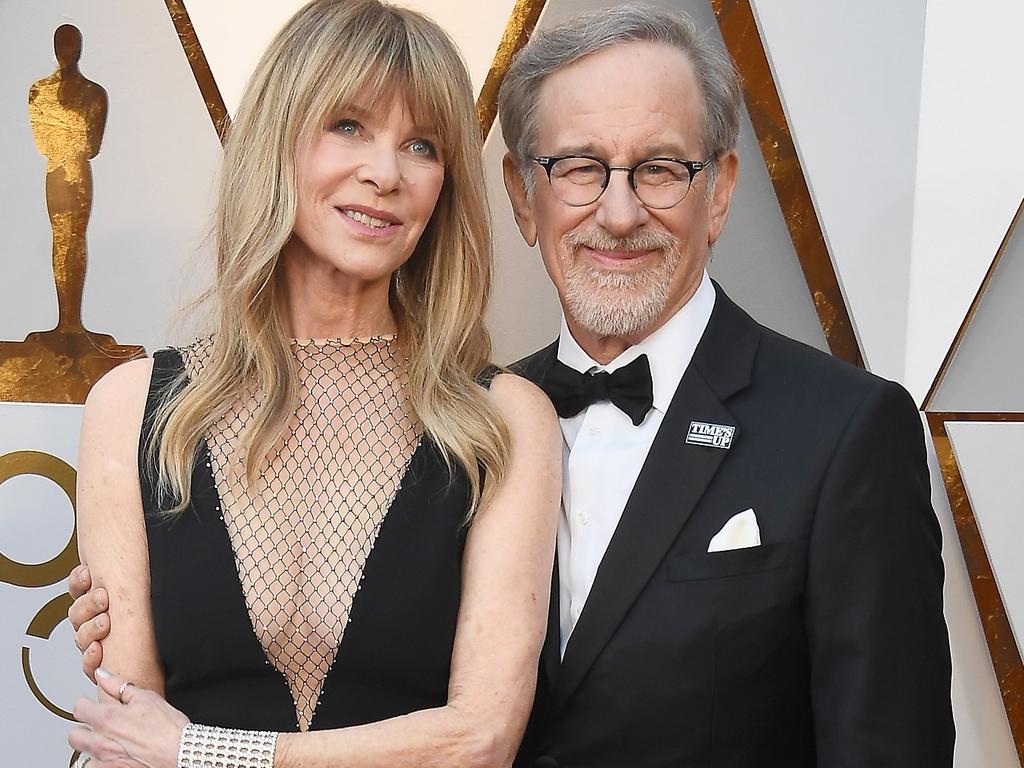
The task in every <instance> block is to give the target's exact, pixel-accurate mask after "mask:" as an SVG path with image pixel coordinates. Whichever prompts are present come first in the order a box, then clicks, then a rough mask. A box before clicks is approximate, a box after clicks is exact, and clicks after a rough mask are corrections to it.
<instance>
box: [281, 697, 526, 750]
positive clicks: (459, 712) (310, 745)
mask: <svg viewBox="0 0 1024 768" xmlns="http://www.w3.org/2000/svg"><path fill="white" fill-rule="evenodd" d="M526 699H527V701H530V700H532V686H531V690H530V695H529V696H528V697H526ZM468 710H469V707H466V708H460V707H459V706H458V705H457V704H449V705H447V706H444V707H438V708H436V709H426V710H420V711H417V712H413V713H410V714H408V715H402V716H400V717H394V718H391V719H389V720H383V721H380V722H377V723H369V724H367V725H359V726H353V727H350V728H342V729H338V730H330V731H311V732H306V733H286V734H281V736H280V737H279V738H278V742H277V754H276V757H275V759H274V768H383V767H384V766H386V767H387V768H435V766H436V768H451V766H458V767H459V768H497V767H498V766H509V765H511V764H512V760H513V758H514V757H515V754H516V750H517V749H518V747H519V741H520V740H521V739H522V735H523V729H524V728H525V725H526V718H527V716H528V714H529V705H525V706H524V705H523V704H518V705H515V704H512V703H511V702H506V705H505V707H504V710H502V709H499V708H495V709H494V710H492V711H491V712H490V713H488V714H480V712H479V710H477V713H476V714H474V713H473V712H470V711H468ZM502 711H504V716H501V715H500V714H498V713H499V712H502Z"/></svg>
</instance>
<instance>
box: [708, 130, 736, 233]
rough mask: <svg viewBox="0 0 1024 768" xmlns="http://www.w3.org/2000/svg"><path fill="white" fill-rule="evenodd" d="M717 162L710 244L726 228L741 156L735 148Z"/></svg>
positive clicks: (710, 204) (712, 196)
mask: <svg viewBox="0 0 1024 768" xmlns="http://www.w3.org/2000/svg"><path fill="white" fill-rule="evenodd" d="M716 162H717V164H718V168H717V169H716V170H717V172H718V173H717V175H716V177H715V189H714V192H712V194H711V201H710V203H709V205H708V214H709V219H710V222H709V225H708V245H714V244H715V242H716V241H717V240H718V236H719V235H721V234H722V230H723V229H725V222H726V221H727V220H728V218H729V206H730V205H731V204H732V193H733V191H734V190H735V189H736V180H737V179H738V178H739V173H740V158H739V155H737V154H736V152H735V151H734V150H730V151H729V152H726V153H725V154H724V155H722V156H721V157H720V158H718V160H717V161H716Z"/></svg>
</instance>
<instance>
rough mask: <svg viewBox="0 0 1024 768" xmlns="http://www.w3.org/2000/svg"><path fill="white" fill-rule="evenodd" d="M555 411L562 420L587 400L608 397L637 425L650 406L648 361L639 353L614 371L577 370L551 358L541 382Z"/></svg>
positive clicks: (579, 408) (576, 411) (595, 401)
mask: <svg viewBox="0 0 1024 768" xmlns="http://www.w3.org/2000/svg"><path fill="white" fill-rule="evenodd" d="M540 385H541V389H543V390H544V391H545V392H546V393H547V395H548V397H549V398H551V402H552V403H554V406H555V410H556V411H557V412H558V415H559V416H561V417H562V418H563V419H568V418H569V417H571V416H575V415H576V414H577V413H579V412H580V411H582V410H583V409H584V408H586V407H587V406H588V405H590V404H591V403H600V402H604V401H606V400H610V401H611V403H612V405H614V406H615V407H616V408H618V409H619V410H620V411H622V412H623V413H624V414H626V415H627V416H629V418H630V420H631V421H632V422H633V426H635V427H638V426H640V423H641V422H642V421H643V420H644V417H645V416H646V415H647V412H648V411H649V410H651V406H652V405H654V387H653V385H652V384H651V364H650V363H649V362H648V361H647V355H640V357H638V358H637V359H636V360H634V361H633V362H632V363H630V364H629V365H624V366H623V367H622V368H619V369H618V370H617V371H615V372H614V373H608V372H606V371H598V372H597V373H580V372H579V371H576V370H573V369H572V368H570V367H569V366H568V365H566V364H565V363H563V362H562V361H561V360H555V361H554V362H553V363H552V364H551V365H550V366H549V367H548V370H547V373H546V374H545V375H544V380H543V381H542V382H541V384H540Z"/></svg>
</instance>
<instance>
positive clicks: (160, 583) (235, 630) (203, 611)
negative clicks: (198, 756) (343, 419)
mask: <svg viewBox="0 0 1024 768" xmlns="http://www.w3.org/2000/svg"><path fill="white" fill-rule="evenodd" d="M182 365H183V363H182V358H181V355H180V353H178V352H177V351H176V350H164V351H161V352H157V353H156V355H155V356H154V366H153V377H152V381H151V385H150V392H149V398H148V401H147V404H146V411H145V420H144V423H143V428H142V439H141V440H140V457H139V469H140V474H139V476H140V479H141V486H142V501H143V507H144V510H145V515H146V532H147V535H148V539H149V560H150V579H151V595H152V611H153V623H154V629H155V633H156V642H157V648H158V651H159V656H160V662H161V664H162V665H163V671H164V676H165V681H166V697H167V700H168V701H169V702H170V703H171V704H172V705H173V706H175V707H176V708H178V709H180V710H181V711H183V712H184V713H185V714H186V715H187V716H188V717H189V719H191V720H192V721H193V722H197V723H202V724H207V725H218V726H223V727H228V728H244V729H253V730H271V731H278V732H294V731H296V730H297V729H298V728H297V722H296V712H295V707H294V702H293V699H292V696H291V693H290V691H289V687H288V684H287V683H286V681H285V678H284V676H283V675H282V674H281V673H280V672H279V671H278V670H277V669H276V668H275V667H274V666H273V665H272V664H271V663H270V662H269V661H268V659H267V656H266V654H265V652H264V649H263V647H262V646H261V644H260V642H259V640H258V639H257V637H256V635H255V633H254V631H253V627H252V623H251V620H250V615H249V613H248V611H247V607H246V602H245V598H244V595H243V591H242V588H241V585H240V582H239V574H238V571H237V567H236V564H235V558H234V556H233V551H232V546H231V541H230V539H229V535H228V532H227V530H226V528H225V524H224V521H223V520H222V519H221V517H220V513H219V512H218V509H219V507H220V500H219V498H218V492H217V488H216V483H215V480H214V477H213V473H212V470H211V469H210V467H209V466H208V464H207V462H205V461H200V462H198V464H197V466H196V468H195V469H194V471H193V474H192V489H193V498H192V504H191V506H190V507H189V508H187V509H186V510H185V512H184V513H183V514H181V515H180V516H179V517H177V518H174V519H173V520H168V519H167V518H166V517H165V516H162V515H161V514H160V507H159V505H158V501H157V496H156V493H155V488H154V486H153V483H152V482H151V481H150V480H149V478H150V477H151V475H152V472H150V471H147V468H146V464H145V459H144V451H145V446H146V445H147V443H148V440H149V435H150V431H151V429H152V423H153V418H154V413H155V410H156V408H157V407H158V405H159V404H160V403H161V402H162V401H163V400H164V399H165V398H166V397H168V396H169V394H170V392H169V387H170V385H171V384H172V383H173V381H174V380H175V377H176V376H178V374H179V373H180V372H181V370H182ZM491 375H493V374H491ZM488 383H489V382H488ZM202 447H203V446H201V448H202ZM200 455H204V454H203V453H202V451H201V453H200ZM468 499H469V485H468V482H467V480H466V477H465V474H464V472H462V470H461V469H460V468H459V467H458V465H457V464H456V465H455V469H454V470H453V471H452V472H451V473H449V471H448V469H447V467H446V465H445V463H444V460H443V458H442V455H441V453H440V451H439V450H438V448H437V447H436V445H435V444H434V443H432V442H431V441H430V440H429V439H428V438H427V437H426V436H424V438H423V440H422V442H421V443H420V445H419V446H418V447H417V448H416V449H415V452H414V453H413V455H412V458H411V460H410V462H409V465H408V468H407V469H406V472H405V475H404V476H403V479H402V482H401V485H400V487H399V489H398V491H397V493H396V495H395V497H394V500H393V502H392V504H391V506H390V508H389V510H388V512H387V515H386V517H385V519H384V521H383V523H382V525H381V527H380V531H379V534H378V536H377V539H376V542H375V544H374V545H373V549H372V551H371V552H370V554H369V556H368V558H367V560H366V563H365V566H364V568H363V573H362V580H361V586H360V589H359V591H358V593H357V594H356V596H355V598H354V600H353V603H352V607H351V610H350V613H349V620H348V625H347V628H346V629H345V633H344V636H343V638H342V640H341V644H340V646H339V648H338V651H337V655H336V658H335V661H334V664H333V666H332V667H331V668H330V670H329V672H328V673H327V676H326V678H325V680H324V684H323V691H322V694H321V697H320V701H319V703H318V705H317V706H316V710H315V713H314V716H313V718H312V721H311V722H310V729H311V730H318V729H329V728H340V727H345V726H352V725H360V724H364V723H369V722H374V721H378V720H384V719H387V718H390V717H395V716H398V715H402V714H407V713H409V712H413V711H415V710H419V709H426V708H431V707H439V706H443V705H444V704H445V703H446V701H447V697H448V678H449V672H450V664H451V656H452V646H453V643H454V637H455V624H456V618H457V614H458V609H459V600H460V591H461V571H462V554H463V548H464V544H465V535H466V526H465V524H464V521H465V516H466V511H467V500H468Z"/></svg>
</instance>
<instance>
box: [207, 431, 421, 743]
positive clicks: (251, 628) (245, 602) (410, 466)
mask: <svg viewBox="0 0 1024 768" xmlns="http://www.w3.org/2000/svg"><path fill="white" fill-rule="evenodd" d="M427 442H428V438H427V437H426V435H424V436H422V437H421V438H420V440H419V441H418V443H417V445H416V447H415V448H414V449H413V452H412V453H411V454H410V456H409V460H408V461H407V462H406V464H405V467H404V468H403V470H402V471H401V473H400V474H399V481H398V487H397V489H396V491H395V494H394V495H393V496H392V498H391V501H390V503H389V504H388V505H387V510H386V512H385V513H384V516H383V517H382V518H381V521H380V524H379V525H378V526H377V531H376V533H375V535H374V537H373V543H372V544H371V546H370V551H369V553H368V554H367V556H366V560H365V561H364V562H363V567H362V570H361V573H360V575H359V586H358V587H357V588H356V594H355V595H354V596H353V598H352V604H351V605H350V607H349V610H348V614H349V619H348V620H347V621H346V622H345V626H344V628H343V630H342V633H341V638H340V639H339V640H338V643H337V646H336V647H335V649H334V655H333V656H332V661H331V664H330V666H329V667H328V669H327V672H326V673H325V674H324V676H323V677H322V678H321V680H320V688H319V691H320V692H319V696H318V697H317V701H316V704H315V705H314V706H313V709H312V711H311V712H310V717H309V725H308V730H310V731H313V730H316V728H315V726H316V722H317V716H318V714H319V712H320V705H321V703H322V702H323V699H324V694H325V692H326V691H327V690H328V689H329V686H330V684H331V683H332V680H333V674H334V670H335V668H336V667H337V666H338V660H339V659H340V658H341V653H342V651H343V650H344V646H345V640H346V639H347V638H348V637H349V636H350V633H349V628H350V627H351V626H352V623H353V622H352V621H351V617H352V616H353V614H354V613H355V612H356V605H357V602H359V601H360V595H362V594H363V589H362V587H363V583H364V579H365V576H366V572H367V569H368V567H369V565H370V560H371V558H373V556H374V553H375V552H377V550H378V546H379V544H380V538H381V534H382V533H383V532H384V530H385V528H386V523H387V520H388V518H390V517H391V512H392V511H393V510H394V509H395V507H396V506H397V504H398V503H399V497H400V496H401V494H402V493H403V491H404V490H405V489H406V488H407V487H408V485H409V483H408V482H407V481H408V480H410V479H411V476H412V475H413V472H414V466H415V465H416V464H417V462H419V461H420V456H421V454H422V453H423V451H424V449H425V444H426V443H427ZM202 455H203V461H202V467H203V470H204V478H203V479H204V481H205V482H206V484H207V487H208V488H209V489H210V492H211V494H212V496H213V498H214V499H215V500H216V504H215V505H214V512H216V513H217V517H218V519H217V521H215V522H216V523H218V524H219V525H218V526H217V530H218V534H220V535H222V536H223V539H222V541H223V544H224V546H225V547H226V548H227V551H228V553H229V555H230V557H231V562H232V570H233V571H234V575H235V580H234V587H235V588H236V589H235V590H234V591H235V595H236V597H237V600H238V602H239V607H240V610H241V613H242V615H244V616H246V617H248V621H247V622H246V623H247V625H248V630H247V632H246V633H245V635H246V638H247V641H249V642H250V644H251V645H252V647H253V649H254V652H256V653H258V654H259V655H260V656H261V657H262V658H263V660H264V662H265V663H266V664H267V666H269V667H272V668H273V669H274V670H275V671H276V672H277V673H278V676H279V678H280V680H281V682H282V683H283V684H284V689H285V692H286V694H287V696H288V698H289V699H290V700H291V702H292V711H293V713H294V715H295V726H296V729H300V719H301V718H300V712H299V702H298V701H297V700H296V698H295V694H294V693H293V691H292V686H291V683H290V681H289V680H288V675H287V674H286V672H285V670H284V669H281V668H280V667H278V665H277V664H275V663H274V660H273V659H272V658H271V657H270V655H269V654H268V653H267V649H266V647H265V646H264V645H263V643H262V642H261V641H260V638H259V633H258V631H257V628H256V623H255V622H256V618H255V614H254V613H253V611H252V609H251V605H250V603H249V598H248V597H247V596H246V594H245V588H244V586H243V584H242V574H241V571H240V570H239V558H238V554H237V552H236V550H235V546H234V544H233V543H232V540H231V532H230V531H229V530H228V523H227V521H226V520H225V519H224V506H223V502H222V500H221V493H220V489H219V488H218V487H217V480H216V476H215V474H214V471H213V461H212V457H211V454H210V448H209V445H208V442H207V440H205V439H204V440H203V442H202Z"/></svg>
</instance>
